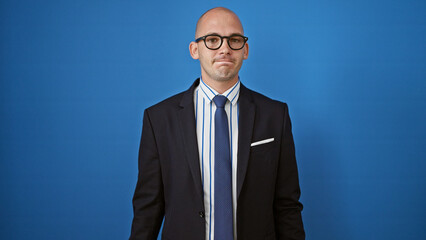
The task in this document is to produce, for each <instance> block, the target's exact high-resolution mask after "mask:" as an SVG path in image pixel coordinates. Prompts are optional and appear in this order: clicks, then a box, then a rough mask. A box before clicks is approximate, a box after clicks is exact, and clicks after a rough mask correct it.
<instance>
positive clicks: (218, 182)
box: [213, 95, 234, 240]
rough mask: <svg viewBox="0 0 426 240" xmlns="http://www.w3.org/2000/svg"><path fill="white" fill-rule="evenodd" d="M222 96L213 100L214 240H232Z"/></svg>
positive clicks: (230, 201)
mask: <svg viewBox="0 0 426 240" xmlns="http://www.w3.org/2000/svg"><path fill="white" fill-rule="evenodd" d="M227 100H228V99H227V98H226V97H225V96H222V95H216V96H215V97H214V98H213V101H214V103H215V104H216V113H215V116H214V123H215V143H214V144H215V152H214V154H215V166H214V239H216V240H232V239H233V238H234V235H233V224H232V171H231V169H232V168H231V154H230V150H229V130H228V116H227V115H226V112H225V108H224V107H225V103H226V101H227Z"/></svg>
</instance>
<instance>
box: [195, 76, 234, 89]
mask: <svg viewBox="0 0 426 240" xmlns="http://www.w3.org/2000/svg"><path fill="white" fill-rule="evenodd" d="M201 77H202V79H203V82H204V83H205V84H207V85H208V86H209V87H211V88H213V89H214V90H215V91H216V92H218V93H219V94H222V93H224V92H226V90H228V89H230V88H231V87H232V86H234V85H235V83H237V82H238V75H237V76H235V77H234V78H232V79H229V80H223V81H218V80H213V79H211V78H209V77H204V76H203V75H201Z"/></svg>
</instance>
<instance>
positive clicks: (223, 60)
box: [215, 58, 233, 64]
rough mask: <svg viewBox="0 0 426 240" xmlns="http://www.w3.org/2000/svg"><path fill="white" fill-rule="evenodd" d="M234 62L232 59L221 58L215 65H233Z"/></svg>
mask: <svg viewBox="0 0 426 240" xmlns="http://www.w3.org/2000/svg"><path fill="white" fill-rule="evenodd" d="M232 62H233V61H232V60H231V59H228V58H220V59H216V60H215V63H222V64H228V63H232Z"/></svg>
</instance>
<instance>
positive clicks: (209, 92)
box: [199, 78, 241, 105]
mask: <svg viewBox="0 0 426 240" xmlns="http://www.w3.org/2000/svg"><path fill="white" fill-rule="evenodd" d="M199 86H200V89H201V92H202V93H203V94H202V96H203V97H204V98H205V99H206V100H207V101H208V102H211V101H212V100H213V98H214V97H215V96H216V95H218V94H219V93H218V92H216V91H215V90H214V89H213V88H211V87H209V86H208V85H207V84H206V83H205V82H204V81H203V79H201V78H200V84H199ZM240 86H241V84H240V78H238V81H237V83H235V84H234V86H232V87H230V88H229V89H228V90H226V91H225V92H224V93H223V94H221V95H223V96H225V97H226V98H228V100H229V101H230V102H231V104H232V105H234V104H236V103H237V102H238V98H239V96H240Z"/></svg>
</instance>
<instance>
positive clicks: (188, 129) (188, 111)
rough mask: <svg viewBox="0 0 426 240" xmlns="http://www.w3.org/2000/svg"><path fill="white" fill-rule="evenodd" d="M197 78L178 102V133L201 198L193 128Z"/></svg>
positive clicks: (196, 148)
mask: <svg viewBox="0 0 426 240" xmlns="http://www.w3.org/2000/svg"><path fill="white" fill-rule="evenodd" d="M198 81H199V80H198V79H197V80H196V81H195V82H194V84H193V85H192V86H191V88H190V89H189V90H188V91H186V92H184V95H183V97H182V100H181V102H180V105H179V106H180V109H179V111H178V118H179V123H180V133H181V136H182V141H183V144H184V149H185V153H186V160H187V161H188V164H189V168H190V169H191V173H192V177H193V179H194V183H195V187H196V189H197V191H198V192H199V194H200V196H201V198H203V187H202V185H201V173H200V160H199V154H198V144H197V132H196V129H195V112H194V89H195V87H196V86H197V85H198Z"/></svg>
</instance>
